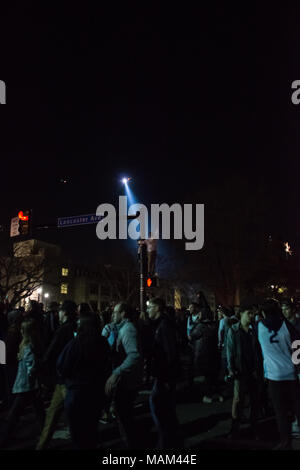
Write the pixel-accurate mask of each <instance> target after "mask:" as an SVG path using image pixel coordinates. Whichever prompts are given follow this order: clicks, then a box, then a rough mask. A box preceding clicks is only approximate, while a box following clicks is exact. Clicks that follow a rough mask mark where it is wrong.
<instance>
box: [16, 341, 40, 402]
mask: <svg viewBox="0 0 300 470" xmlns="http://www.w3.org/2000/svg"><path fill="white" fill-rule="evenodd" d="M35 367H36V358H35V354H34V352H33V350H32V346H31V345H28V346H25V347H24V349H23V356H22V359H20V360H19V364H18V371H17V376H16V380H15V383H14V386H13V389H12V393H24V392H30V391H31V390H36V389H37V388H38V383H37V380H36V376H35Z"/></svg>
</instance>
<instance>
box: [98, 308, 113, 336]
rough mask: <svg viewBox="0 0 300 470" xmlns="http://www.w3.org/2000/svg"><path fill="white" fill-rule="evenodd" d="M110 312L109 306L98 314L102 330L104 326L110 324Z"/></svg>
mask: <svg viewBox="0 0 300 470" xmlns="http://www.w3.org/2000/svg"><path fill="white" fill-rule="evenodd" d="M112 312H113V309H112V308H111V307H110V306H108V307H106V308H105V309H104V310H102V311H101V312H100V315H99V317H100V321H101V328H102V330H103V328H104V327H105V325H107V324H108V323H111V316H112Z"/></svg>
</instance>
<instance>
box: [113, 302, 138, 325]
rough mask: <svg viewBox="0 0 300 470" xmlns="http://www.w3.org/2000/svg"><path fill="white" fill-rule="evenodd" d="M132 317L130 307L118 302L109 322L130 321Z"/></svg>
mask: <svg viewBox="0 0 300 470" xmlns="http://www.w3.org/2000/svg"><path fill="white" fill-rule="evenodd" d="M132 316H133V312H132V310H131V307H130V306H129V305H128V304H127V303H126V302H119V303H118V304H116V305H115V307H114V310H113V313H112V316H111V321H112V323H121V321H123V320H124V319H126V318H127V319H128V320H131V319H132Z"/></svg>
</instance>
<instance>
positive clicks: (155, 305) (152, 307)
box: [147, 297, 165, 320]
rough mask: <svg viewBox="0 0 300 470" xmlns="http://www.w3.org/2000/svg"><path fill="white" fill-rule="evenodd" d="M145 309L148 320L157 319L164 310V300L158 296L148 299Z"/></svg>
mask: <svg viewBox="0 0 300 470" xmlns="http://www.w3.org/2000/svg"><path fill="white" fill-rule="evenodd" d="M147 311H148V315H149V318H150V320H157V319H158V318H159V317H160V316H161V315H162V314H163V313H164V311H165V303H164V301H163V300H162V299H161V298H159V297H155V298H153V299H150V300H149V304H148V307H147Z"/></svg>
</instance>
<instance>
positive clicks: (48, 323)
mask: <svg viewBox="0 0 300 470" xmlns="http://www.w3.org/2000/svg"><path fill="white" fill-rule="evenodd" d="M58 328H59V318H58V313H57V312H48V313H47V315H46V317H45V321H44V331H43V333H44V334H43V336H44V345H45V347H46V348H47V347H48V346H49V344H50V343H51V341H52V339H53V337H54V334H55V332H56V331H57V330H58Z"/></svg>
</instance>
